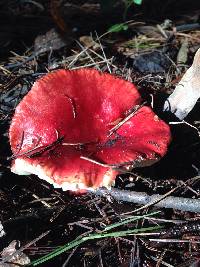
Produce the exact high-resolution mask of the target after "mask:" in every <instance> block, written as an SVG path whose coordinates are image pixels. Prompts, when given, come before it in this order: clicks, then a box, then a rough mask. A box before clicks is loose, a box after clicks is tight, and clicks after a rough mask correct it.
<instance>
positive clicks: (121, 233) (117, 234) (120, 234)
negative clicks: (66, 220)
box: [29, 226, 162, 266]
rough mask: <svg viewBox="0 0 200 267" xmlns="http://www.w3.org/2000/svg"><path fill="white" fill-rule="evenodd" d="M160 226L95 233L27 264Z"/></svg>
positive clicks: (35, 264) (34, 263)
mask: <svg viewBox="0 0 200 267" xmlns="http://www.w3.org/2000/svg"><path fill="white" fill-rule="evenodd" d="M161 228H162V227H161V226H153V227H148V228H140V229H133V230H127V231H119V232H111V233H97V234H90V235H88V236H85V237H82V238H78V239H75V240H73V241H72V242H70V243H68V244H66V245H64V246H62V247H60V248H58V249H56V250H54V251H52V252H51V253H49V254H47V255H45V256H43V257H41V258H40V259H37V260H35V261H33V262H31V263H30V264H29V266H37V265H39V264H41V263H43V262H46V261H48V260H50V259H52V258H54V257H56V256H58V255H60V254H62V253H64V252H66V251H67V250H69V249H71V248H74V247H77V246H79V245H81V244H82V243H84V242H86V241H88V240H93V239H100V238H108V237H123V236H128V235H134V234H138V233H142V232H147V231H152V230H158V229H161Z"/></svg>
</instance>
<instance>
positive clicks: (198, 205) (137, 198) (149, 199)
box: [89, 188, 200, 213]
mask: <svg viewBox="0 0 200 267" xmlns="http://www.w3.org/2000/svg"><path fill="white" fill-rule="evenodd" d="M89 192H92V193H94V194H96V195H100V196H106V195H110V196H111V197H113V198H114V199H116V200H118V201H126V202H131V203H136V204H140V205H150V204H153V203H154V206H156V207H160V208H167V209H177V210H182V211H191V212H197V213H198V212H200V199H191V198H183V197H173V196H167V197H165V198H164V199H162V198H163V197H164V196H163V195H159V194H154V195H151V196H149V195H148V194H146V193H144V192H136V191H127V190H120V189H116V188H112V189H111V190H108V189H104V188H100V189H98V190H95V191H94V190H93V191H92V190H90V191H89ZM158 201H159V202H158Z"/></svg>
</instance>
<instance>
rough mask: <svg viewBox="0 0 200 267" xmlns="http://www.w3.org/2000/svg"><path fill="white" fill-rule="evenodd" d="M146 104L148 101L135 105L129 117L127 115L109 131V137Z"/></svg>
mask: <svg viewBox="0 0 200 267" xmlns="http://www.w3.org/2000/svg"><path fill="white" fill-rule="evenodd" d="M145 104H146V102H144V103H142V104H141V105H137V106H135V108H134V110H133V111H132V112H131V113H130V114H129V115H128V116H127V117H125V118H124V119H123V120H122V121H120V122H119V123H118V124H117V125H116V126H115V127H113V128H112V129H110V130H109V132H110V133H109V135H108V137H110V136H111V135H112V134H113V133H114V132H116V131H117V130H118V129H119V128H120V127H121V126H122V125H123V124H124V123H125V122H127V121H128V120H130V119H131V118H132V117H133V116H134V115H135V114H136V112H137V111H138V110H139V109H140V108H141V107H143V106H144V105H145Z"/></svg>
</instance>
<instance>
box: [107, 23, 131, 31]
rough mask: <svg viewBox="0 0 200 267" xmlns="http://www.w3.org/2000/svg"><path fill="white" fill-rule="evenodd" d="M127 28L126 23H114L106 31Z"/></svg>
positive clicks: (124, 29)
mask: <svg viewBox="0 0 200 267" xmlns="http://www.w3.org/2000/svg"><path fill="white" fill-rule="evenodd" d="M127 29H128V25H126V24H125V23H119V24H114V25H113V26H111V27H110V28H109V29H108V32H120V31H126V30H127Z"/></svg>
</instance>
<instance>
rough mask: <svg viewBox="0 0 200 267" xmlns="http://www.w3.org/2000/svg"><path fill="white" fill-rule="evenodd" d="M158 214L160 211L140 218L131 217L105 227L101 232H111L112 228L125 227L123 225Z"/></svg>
mask: <svg viewBox="0 0 200 267" xmlns="http://www.w3.org/2000/svg"><path fill="white" fill-rule="evenodd" d="M158 213H160V211H155V212H152V213H149V214H145V215H141V216H131V217H128V218H126V219H124V220H122V221H121V222H118V223H113V224H110V225H108V226H106V227H105V228H104V230H103V232H104V231H109V230H111V229H113V228H116V227H119V226H121V225H125V224H127V223H130V222H134V221H137V220H139V219H144V218H145V217H149V216H153V215H156V214H158Z"/></svg>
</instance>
